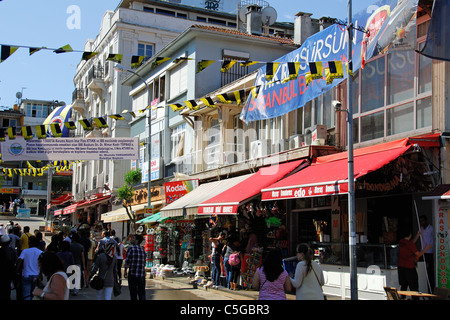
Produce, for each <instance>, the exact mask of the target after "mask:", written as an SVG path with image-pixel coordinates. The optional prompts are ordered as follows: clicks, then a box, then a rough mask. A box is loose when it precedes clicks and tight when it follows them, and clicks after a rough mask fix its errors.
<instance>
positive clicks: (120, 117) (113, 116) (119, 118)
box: [108, 114, 125, 120]
mask: <svg viewBox="0 0 450 320" xmlns="http://www.w3.org/2000/svg"><path fill="white" fill-rule="evenodd" d="M108 117H110V118H111V119H114V120H125V118H124V117H123V116H122V115H120V114H113V115H110V116H108Z"/></svg>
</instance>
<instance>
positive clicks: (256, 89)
mask: <svg viewBox="0 0 450 320" xmlns="http://www.w3.org/2000/svg"><path fill="white" fill-rule="evenodd" d="M260 89H261V86H260V85H259V86H253V87H251V88H250V91H251V92H252V97H253V99H256V98H258V94H259V90H260Z"/></svg>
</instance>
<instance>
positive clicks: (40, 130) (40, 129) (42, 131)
mask: <svg viewBox="0 0 450 320" xmlns="http://www.w3.org/2000/svg"><path fill="white" fill-rule="evenodd" d="M36 132H37V136H38V139H45V138H47V130H46V128H45V125H43V124H41V125H39V126H36Z"/></svg>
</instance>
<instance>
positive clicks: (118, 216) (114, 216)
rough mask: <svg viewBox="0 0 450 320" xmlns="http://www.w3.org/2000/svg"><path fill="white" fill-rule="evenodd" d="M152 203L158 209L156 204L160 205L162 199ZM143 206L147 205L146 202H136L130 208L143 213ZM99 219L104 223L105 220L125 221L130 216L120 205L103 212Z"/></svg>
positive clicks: (135, 212) (137, 212)
mask: <svg viewBox="0 0 450 320" xmlns="http://www.w3.org/2000/svg"><path fill="white" fill-rule="evenodd" d="M152 205H153V206H154V208H155V210H158V206H161V205H162V201H153V202H152ZM145 207H147V203H141V204H136V205H134V206H131V210H133V211H134V214H141V213H143V211H144V209H145ZM101 220H102V221H103V222H104V223H107V222H117V221H127V220H130V218H129V217H128V214H127V211H126V209H125V208H124V207H120V208H118V209H116V210H112V211H109V212H105V213H103V214H102V216H101Z"/></svg>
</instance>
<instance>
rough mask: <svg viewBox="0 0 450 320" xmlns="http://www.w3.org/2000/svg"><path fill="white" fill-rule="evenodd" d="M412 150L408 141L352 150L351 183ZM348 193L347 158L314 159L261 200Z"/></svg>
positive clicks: (264, 192)
mask: <svg viewBox="0 0 450 320" xmlns="http://www.w3.org/2000/svg"><path fill="white" fill-rule="evenodd" d="M410 148H412V146H411V145H410V144H409V141H408V139H403V140H399V141H393V142H388V143H383V144H379V145H376V146H371V147H367V148H361V149H356V150H354V153H353V155H354V178H355V180H356V179H358V178H359V177H362V176H364V175H366V174H368V173H370V172H373V171H376V170H378V169H380V168H381V167H383V166H385V165H386V164H388V163H390V162H391V161H393V160H395V159H397V158H398V157H399V156H401V155H402V154H404V153H405V152H406V151H407V150H409V149H410ZM347 192H348V155H347V152H341V153H337V154H333V155H329V156H324V157H318V158H316V161H314V162H313V163H312V164H311V165H310V166H309V167H306V168H305V169H303V170H301V171H299V172H297V173H295V174H293V175H291V176H289V177H287V178H285V179H283V180H281V181H279V182H277V183H275V184H272V185H271V186H269V187H267V188H265V189H263V190H262V200H278V199H292V198H303V197H315V196H324V195H333V194H335V195H336V194H345V193H347Z"/></svg>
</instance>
